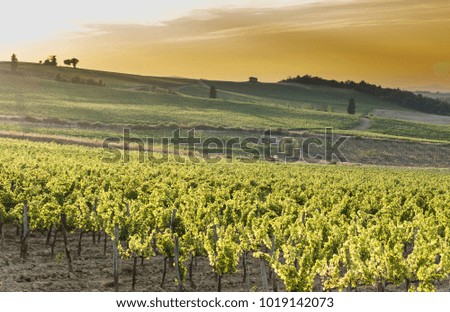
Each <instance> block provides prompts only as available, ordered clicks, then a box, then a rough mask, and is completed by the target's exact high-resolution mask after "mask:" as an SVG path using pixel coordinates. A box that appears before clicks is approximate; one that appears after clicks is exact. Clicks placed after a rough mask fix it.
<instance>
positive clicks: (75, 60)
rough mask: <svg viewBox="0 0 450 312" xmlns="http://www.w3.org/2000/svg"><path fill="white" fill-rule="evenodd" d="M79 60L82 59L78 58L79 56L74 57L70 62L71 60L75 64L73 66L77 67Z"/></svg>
mask: <svg viewBox="0 0 450 312" xmlns="http://www.w3.org/2000/svg"><path fill="white" fill-rule="evenodd" d="M79 61H80V60H79V59H77V58H73V59H71V60H70V62H71V63H72V65H73V68H77V64H78V62H79Z"/></svg>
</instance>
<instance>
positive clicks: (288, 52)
mask: <svg viewBox="0 0 450 312" xmlns="http://www.w3.org/2000/svg"><path fill="white" fill-rule="evenodd" d="M83 27H84V29H83V31H81V32H78V33H77V34H76V43H74V42H71V43H68V41H70V39H68V40H66V41H64V40H62V41H61V40H59V42H58V44H59V46H60V49H61V51H63V52H64V53H66V51H69V50H70V49H72V50H73V49H74V47H76V53H78V54H80V59H82V60H83V61H84V64H85V66H91V67H99V66H100V67H102V68H104V69H113V70H122V71H128V72H138V73H143V74H156V75H184V76H191V77H211V78H219V79H240V78H243V79H244V78H245V77H247V76H248V75H250V74H254V75H259V76H260V77H261V78H262V79H266V80H278V79H281V78H284V77H286V76H287V75H290V74H292V75H294V74H305V73H311V74H317V75H323V76H326V77H330V78H336V79H355V80H358V79H361V80H362V79H364V80H369V81H374V82H375V83H380V84H388V85H394V86H402V87H407V86H408V85H419V84H424V85H425V84H427V85H431V84H438V85H441V86H442V87H443V88H444V87H445V86H449V85H450V84H449V81H448V78H443V77H437V76H436V75H435V74H434V72H433V64H437V63H440V62H446V61H448V57H449V55H450V41H449V40H448V34H449V33H450V2H448V0H445V1H442V0H432V1H427V2H423V1H419V0H394V1H392V0H390V1H384V0H368V1H356V0H352V1H331V2H319V3H310V4H303V5H294V6H289V7H277V8H265V9H262V8H258V9H255V8H247V9H245V8H222V9H208V10H197V11H194V12H192V14H190V15H187V16H184V17H181V18H177V19H173V20H168V21H165V22H160V23H157V24H98V23H97V24H89V23H88V24H84V25H83ZM73 36H74V34H71V35H68V38H73ZM74 53H75V52H74ZM80 65H81V63H80ZM446 79H447V80H446Z"/></svg>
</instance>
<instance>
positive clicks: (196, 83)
mask: <svg viewBox="0 0 450 312" xmlns="http://www.w3.org/2000/svg"><path fill="white" fill-rule="evenodd" d="M57 77H58V79H59V80H65V81H71V80H72V79H73V78H74V77H78V78H80V79H82V80H85V81H86V80H91V81H94V82H99V81H101V82H102V84H103V85H104V86H94V85H87V84H79V83H71V82H61V81H56V78H57ZM211 85H214V86H215V87H216V88H217V90H218V98H217V99H209V97H208V96H209V86H211ZM0 94H1V97H0V115H3V116H22V117H30V118H46V119H53V120H56V121H57V122H58V121H61V122H62V123H63V124H64V123H67V122H71V123H78V124H76V125H80V124H82V123H83V122H84V123H89V124H93V123H97V124H99V125H101V126H107V127H108V126H114V127H116V128H120V126H123V127H128V126H130V127H133V126H140V125H151V126H154V127H156V128H161V129H167V128H168V127H169V128H173V129H175V128H176V127H178V126H183V127H197V128H199V127H203V128H205V127H208V128H216V129H222V128H233V129H235V130H236V129H237V130H239V129H241V130H242V131H245V130H262V129H268V128H271V129H283V130H307V131H322V130H323V129H324V128H326V127H332V128H334V129H335V131H338V132H342V133H351V134H355V135H361V136H364V135H366V136H368V137H381V138H401V139H413V140H424V141H440V142H448V141H449V138H450V130H449V127H448V126H431V125H427V124H423V123H422V124H421V123H415V122H405V121H402V122H400V121H394V120H390V119H383V118H374V119H373V124H372V127H371V128H370V129H368V130H367V131H359V132H355V130H354V128H355V127H356V126H358V124H359V115H366V114H368V113H370V112H371V111H372V110H373V109H395V110H397V111H400V112H401V111H404V110H405V109H404V108H401V107H398V106H396V105H393V104H391V103H388V102H384V101H381V100H379V99H376V98H374V97H371V96H368V95H364V94H361V93H358V92H355V91H350V90H343V89H333V88H327V87H318V86H303V85H299V84H278V83H248V82H226V81H207V80H195V79H185V78H170V77H167V78H165V77H146V76H138V75H128V74H120V73H112V72H103V71H95V70H83V69H73V68H68V67H52V66H43V65H39V64H30V63H25V64H24V63H20V64H19V68H18V70H17V73H16V74H13V73H11V71H10V64H9V63H7V62H3V63H0ZM350 97H353V98H355V100H356V103H357V114H356V115H348V114H347V113H346V107H347V102H348V99H349V98H350ZM76 125H75V126H71V127H53V126H48V125H44V124H37V125H32V124H31V125H30V124H28V125H22V124H20V123H16V124H14V123H12V124H6V123H4V124H3V125H1V126H0V130H3V131H7V130H10V131H26V132H29V133H31V132H36V133H41V134H45V133H47V134H52V135H67V136H78V137H86V138H98V137H99V136H102V135H104V134H114V135H116V134H117V131H111V130H105V129H102V130H98V129H92V127H91V128H86V127H82V126H80V127H77V126H76ZM21 128H22V130H21ZM25 128H26V129H25ZM164 131H166V130H163V131H162V134H161V133H160V132H158V131H156V132H157V133H156V134H155V133H154V131H153V132H152V130H148V131H146V132H145V133H144V132H141V133H139V134H138V135H139V136H155V137H158V136H160V135H166V133H165V132H164ZM111 132H114V133H111Z"/></svg>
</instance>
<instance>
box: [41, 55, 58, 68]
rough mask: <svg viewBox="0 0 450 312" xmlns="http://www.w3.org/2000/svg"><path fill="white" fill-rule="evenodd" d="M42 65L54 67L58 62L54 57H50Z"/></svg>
mask: <svg viewBox="0 0 450 312" xmlns="http://www.w3.org/2000/svg"><path fill="white" fill-rule="evenodd" d="M44 65H51V66H56V65H58V61H57V60H56V55H50V56H49V57H48V58H47V59H46V60H45V61H44Z"/></svg>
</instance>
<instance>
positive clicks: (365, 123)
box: [353, 116, 372, 131]
mask: <svg viewBox="0 0 450 312" xmlns="http://www.w3.org/2000/svg"><path fill="white" fill-rule="evenodd" d="M371 126H372V120H370V118H368V117H362V116H361V117H359V125H358V126H356V127H355V128H353V130H358V131H364V130H367V129H369V128H370V127H371Z"/></svg>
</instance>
